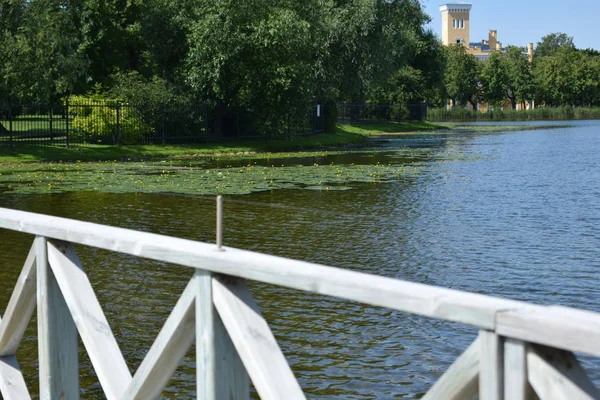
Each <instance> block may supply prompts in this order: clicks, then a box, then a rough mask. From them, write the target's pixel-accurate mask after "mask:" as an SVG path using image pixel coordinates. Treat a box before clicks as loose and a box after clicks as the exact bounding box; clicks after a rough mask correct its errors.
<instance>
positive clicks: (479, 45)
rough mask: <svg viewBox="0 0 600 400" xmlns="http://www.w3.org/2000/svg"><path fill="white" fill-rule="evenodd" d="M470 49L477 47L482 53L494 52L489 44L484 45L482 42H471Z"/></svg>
mask: <svg viewBox="0 0 600 400" xmlns="http://www.w3.org/2000/svg"><path fill="white" fill-rule="evenodd" d="M469 47H476V48H478V49H480V50H481V51H492V49H490V45H489V44H482V43H481V42H471V43H469ZM494 50H495V49H494Z"/></svg>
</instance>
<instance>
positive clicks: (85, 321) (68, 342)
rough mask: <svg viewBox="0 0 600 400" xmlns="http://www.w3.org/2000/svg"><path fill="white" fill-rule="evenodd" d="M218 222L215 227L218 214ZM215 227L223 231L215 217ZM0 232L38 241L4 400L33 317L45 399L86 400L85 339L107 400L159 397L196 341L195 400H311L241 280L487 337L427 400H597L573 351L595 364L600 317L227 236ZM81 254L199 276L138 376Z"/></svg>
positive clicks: (72, 229)
mask: <svg viewBox="0 0 600 400" xmlns="http://www.w3.org/2000/svg"><path fill="white" fill-rule="evenodd" d="M218 204H220V201H218ZM217 214H218V215H219V216H220V215H221V209H220V208H218V213H217ZM217 226H218V229H217V231H218V232H220V228H219V227H220V217H219V219H218V224H217ZM0 228H3V229H9V230H13V231H18V232H23V233H28V234H32V235H35V236H36V239H35V241H34V245H33V246H32V250H31V251H30V253H29V256H28V257H27V260H26V261H25V266H24V268H23V271H22V273H21V276H20V277H19V280H18V281H17V285H16V287H15V290H14V292H13V296H12V297H11V299H10V301H9V303H8V305H7V307H6V311H5V313H4V316H3V318H2V320H1V322H0V391H1V392H2V395H3V396H4V398H8V399H10V398H19V399H20V398H29V392H28V391H27V386H26V384H25V382H24V380H23V377H22V375H21V373H20V370H19V368H18V364H17V361H16V358H15V353H16V350H17V348H18V346H19V343H20V341H21V338H22V337H23V334H24V331H25V327H26V326H27V323H28V321H29V319H30V317H31V315H32V313H33V311H34V309H35V308H36V305H37V313H38V346H39V357H40V395H41V397H42V398H55V395H56V396H58V395H59V394H61V393H62V394H65V393H67V394H69V395H68V396H66V397H65V398H71V397H69V396H72V397H78V395H79V394H78V393H79V383H78V379H75V378H73V377H76V376H78V373H79V372H78V360H77V342H78V340H77V335H79V336H80V337H81V339H82V342H83V343H84V345H85V348H86V351H87V352H88V354H89V356H90V360H91V361H92V365H93V366H94V369H95V371H96V374H97V376H98V379H99V381H100V384H101V386H102V388H103V389H104V392H105V395H106V396H107V398H109V399H146V398H152V397H156V396H158V395H160V393H161V391H162V390H163V389H164V387H165V386H166V385H167V383H168V380H169V378H170V377H171V375H172V374H173V372H174V371H175V369H176V367H177V366H178V364H179V363H180V361H181V360H182V358H183V357H184V355H185V353H186V352H187V350H188V349H189V347H190V346H191V344H192V343H193V341H194V338H195V339H196V346H197V361H196V362H197V379H198V382H197V390H198V397H199V398H202V399H220V398H232V399H240V398H247V397H248V393H249V380H251V381H252V383H253V384H254V386H255V388H256V389H257V391H258V393H259V395H260V396H261V398H266V399H280V398H281V399H294V398H304V395H303V394H302V391H301V389H300V386H299V385H298V383H297V381H296V379H295V377H294V375H293V373H292V371H291V369H290V367H289V365H288V364H287V361H286V359H285V357H284V355H283V353H282V352H281V350H280V349H279V346H278V344H277V342H276V340H275V338H274V337H273V335H272V333H271V331H270V329H269V326H268V323H267V322H266V321H265V319H264V318H263V317H262V315H261V313H260V309H259V307H258V305H257V304H256V303H255V302H254V300H253V299H252V296H251V294H250V291H249V290H248V288H247V287H246V284H245V280H254V281H260V282H264V283H269V284H273V285H278V286H283V287H287V288H292V289H298V290H303V291H307V292H311V293H317V294H321V295H328V296H334V297H339V298H342V299H346V300H351V301H356V302H360V303H365V304H369V305H373V306H378V307H385V308H389V309H392V310H397V311H402V312H408V313H414V314H418V315H422V316H425V317H430V318H438V319H442V320H446V321H452V322H460V323H463V324H467V325H470V326H473V327H475V328H477V329H479V332H480V333H479V336H478V338H477V340H476V341H475V342H474V343H473V344H472V345H471V346H470V347H469V348H468V349H467V350H466V351H465V353H463V355H462V356H460V357H459V358H458V359H457V361H456V362H455V363H454V364H453V365H452V366H451V367H450V368H449V369H448V371H446V373H445V374H444V375H442V377H441V378H440V380H439V381H438V382H437V383H436V384H435V385H434V386H433V387H432V388H431V390H430V391H429V392H428V394H427V395H426V396H425V398H426V399H445V398H466V397H468V396H470V395H475V396H476V395H477V394H479V398H482V399H526V398H534V397H533V396H534V393H535V394H537V396H539V397H540V398H542V399H544V398H557V397H556V393H566V396H567V397H559V398H598V394H597V392H596V389H595V387H594V385H593V384H592V382H591V381H590V379H589V378H588V377H587V375H586V374H585V373H584V372H583V369H582V368H581V366H580V365H579V363H578V361H577V359H576V358H575V356H574V355H573V354H572V353H571V352H580V353H586V354H589V355H593V356H600V314H597V313H594V312H589V311H582V310H577V309H573V308H567V307H559V306H541V305H533V304H529V303H525V302H520V301H514V300H508V299H502V298H498V297H492V296H487V295H482V294H476V293H468V292H462V291H458V290H452V289H447V288H441V287H435V286H430V285H424V284H420V283H413V282H407V281H402V280H399V279H393V278H387V277H381V276H376V275H371V274H366V273H361V272H355V271H350V270H345V269H340V268H334V267H328V266H324V265H319V264H314V263H309V262H304V261H297V260H291V259H286V258H282V257H276V256H272V255H266V254H261V253H256V252H251V251H245V250H240V249H235V248H231V247H225V246H221V243H220V236H219V238H218V239H217V243H218V245H217V246H215V245H214V244H210V243H202V242H196V241H191V240H186V239H180V238H174V237H169V236H163V235H158V234H153V233H147V232H139V231H135V230H129V229H124V228H117V227H110V226H105V225H98V224H93V223H89V222H82V221H76V220H71V219H65V218H59V217H52V216H47V215H40V214H34V213H29V212H23V211H16V210H11V209H4V208H0ZM73 244H80V245H85V246H90V247H95V248H100V249H105V250H110V251H114V252H118V253H123V254H129V255H133V256H138V257H142V258H146V259H151V260H157V261H163V262H168V263H171V264H178V265H182V266H187V267H191V268H194V269H195V270H196V273H195V276H194V278H192V280H191V281H190V283H189V284H188V286H187V287H186V289H185V291H184V292H183V294H182V295H181V297H180V299H179V301H178V303H177V305H176V306H175V308H174V309H173V311H172V313H171V315H170V316H169V318H168V319H167V321H166V323H165V325H164V327H163V329H162V330H161V331H160V333H158V337H157V339H156V341H155V342H154V345H153V346H152V347H151V349H150V350H149V352H148V354H147V356H146V358H145V359H144V361H143V362H142V364H141V365H140V367H139V369H138V370H137V371H136V372H135V374H133V375H132V374H131V373H130V371H129V370H128V368H127V365H126V363H125V360H124V359H123V356H122V354H121V352H120V350H119V347H118V345H117V343H116V341H115V338H114V336H113V334H112V331H111V330H110V327H109V325H108V322H107V321H106V317H105V316H104V313H103V311H102V307H101V306H100V304H99V302H98V300H97V299H96V296H95V294H94V291H93V289H92V287H91V284H90V282H89V280H88V278H87V275H86V274H85V272H84V270H83V266H82V263H81V261H80V260H79V258H78V257H77V254H76V253H75V250H74V248H73ZM213 306H214V307H213ZM215 312H216V313H217V314H218V316H219V318H217V317H216V315H215ZM57 321H59V322H57ZM65 321H66V322H65ZM59 330H60V334H59V333H58V332H59ZM59 366H60V368H59ZM65 366H67V367H65ZM553 396H554V397H553ZM569 396H570V397H569ZM573 396H575V397H573ZM581 396H583V397H581ZM585 396H587V397H585ZM59 397H60V396H59ZM56 398H58V397H56Z"/></svg>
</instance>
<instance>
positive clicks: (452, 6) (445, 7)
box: [440, 3, 473, 13]
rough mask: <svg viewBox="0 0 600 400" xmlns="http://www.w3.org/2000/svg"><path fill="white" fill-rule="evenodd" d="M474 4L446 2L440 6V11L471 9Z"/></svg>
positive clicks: (466, 10)
mask: <svg viewBox="0 0 600 400" xmlns="http://www.w3.org/2000/svg"><path fill="white" fill-rule="evenodd" d="M472 6H473V5H472V4H471V3H446V4H442V5H441V6H440V12H441V13H443V12H448V11H455V12H456V11H465V12H469V11H471V7H472Z"/></svg>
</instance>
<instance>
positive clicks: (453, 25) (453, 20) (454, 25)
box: [452, 18, 456, 29]
mask: <svg viewBox="0 0 600 400" xmlns="http://www.w3.org/2000/svg"><path fill="white" fill-rule="evenodd" d="M452 28H454V29H456V19H454V18H453V19H452Z"/></svg>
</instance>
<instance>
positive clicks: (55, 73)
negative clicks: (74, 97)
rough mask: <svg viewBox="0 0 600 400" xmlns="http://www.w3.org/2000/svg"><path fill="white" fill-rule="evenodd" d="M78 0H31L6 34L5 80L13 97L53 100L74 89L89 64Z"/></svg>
mask: <svg viewBox="0 0 600 400" xmlns="http://www.w3.org/2000/svg"><path fill="white" fill-rule="evenodd" d="M79 6H80V4H79V2H77V1H68V2H64V1H60V0H31V1H28V2H27V6H26V8H25V10H24V16H23V21H27V23H24V22H23V23H22V24H21V26H20V27H19V28H18V29H17V32H16V34H14V35H13V36H12V37H11V38H5V40H4V46H6V49H7V51H6V53H5V54H4V55H3V56H4V57H3V58H4V68H3V70H4V71H3V74H4V80H5V82H6V84H7V86H8V87H9V89H10V92H11V93H10V95H11V97H12V98H13V99H17V100H22V101H41V102H44V103H50V102H53V101H56V100H58V99H59V98H60V97H61V96H63V95H65V94H68V93H72V92H73V91H75V90H76V89H77V87H78V84H79V83H80V82H81V79H82V77H83V76H84V75H85V73H86V70H87V68H88V66H89V63H88V60H87V59H86V57H85V55H84V54H83V53H82V51H81V42H82V41H81V36H80V34H79V27H80V26H79V23H78V20H77V18H76V11H77V10H78V7H79Z"/></svg>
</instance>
